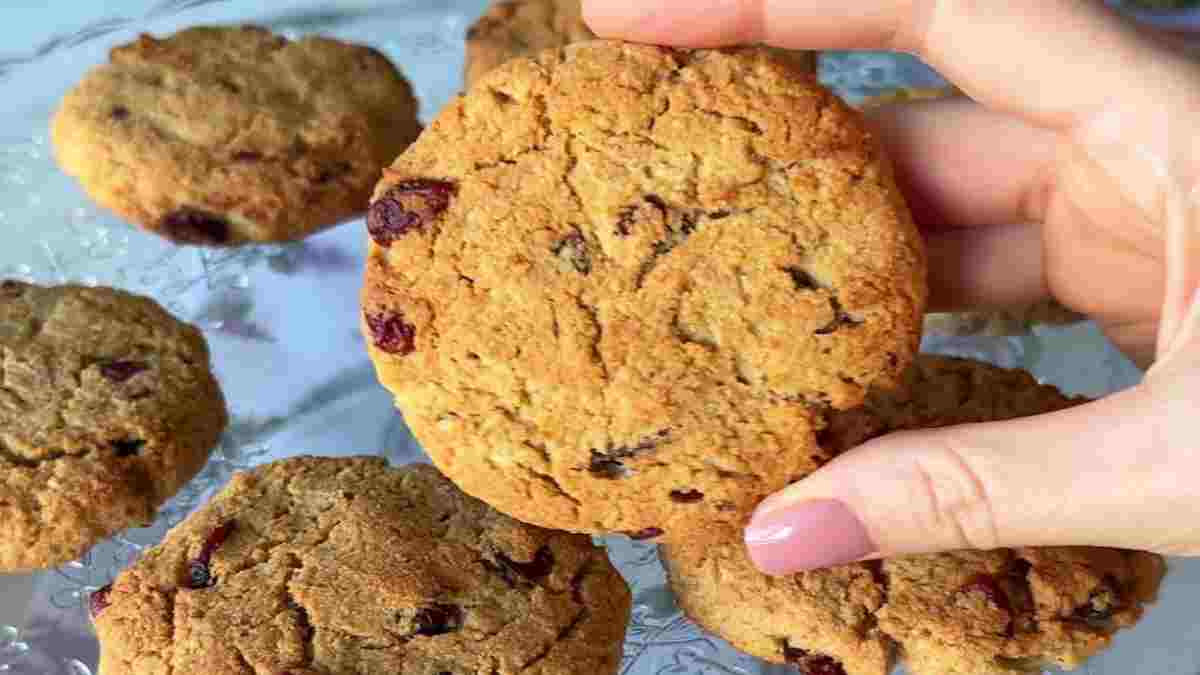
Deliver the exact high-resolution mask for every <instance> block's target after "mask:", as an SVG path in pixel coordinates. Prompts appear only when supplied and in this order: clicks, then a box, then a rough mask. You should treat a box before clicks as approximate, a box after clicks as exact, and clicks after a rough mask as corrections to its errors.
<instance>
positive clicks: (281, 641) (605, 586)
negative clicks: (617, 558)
mask: <svg viewBox="0 0 1200 675" xmlns="http://www.w3.org/2000/svg"><path fill="white" fill-rule="evenodd" d="M629 608H630V595H629V589H628V588H627V587H626V585H625V582H624V581H623V580H622V579H621V577H620V575H619V574H617V572H616V570H615V569H613V567H612V565H611V564H610V563H609V561H608V558H607V557H606V556H605V554H604V551H603V550H601V549H599V548H596V547H594V546H593V545H592V542H591V541H590V540H589V539H588V538H586V537H581V536H578V535H571V534H565V533H561V532H552V531H549V530H542V529H539V528H536V527H531V526H528V525H525V524H523V523H519V522H517V521H515V520H513V519H511V518H508V517H506V516H503V515H501V514H499V513H497V512H495V511H494V510H492V509H490V508H488V507H487V506H486V505H485V504H483V503H482V502H479V501H476V500H474V499H471V498H470V497H467V496H466V495H464V494H462V493H461V492H459V491H458V489H457V488H455V487H454V485H453V484H452V483H450V481H448V480H446V479H445V478H444V477H442V476H441V475H440V474H438V473H437V471H436V470H435V469H433V468H432V467H430V466H427V465H410V466H406V467H402V468H398V469H394V468H389V467H388V465H387V462H386V461H385V460H383V459H382V458H374V457H372V458H367V457H362V458H343V459H323V458H314V457H304V458H297V459H290V460H285V461H281V462H276V463H274V464H269V465H265V466H262V467H259V468H257V469H254V470H253V471H250V472H248V473H242V474H238V475H236V476H235V477H234V478H233V481H232V483H231V484H230V485H229V486H227V487H226V488H225V490H224V491H223V492H221V493H220V494H219V495H218V496H217V497H216V498H214V499H213V501H212V502H210V503H209V504H208V505H206V506H205V507H204V508H202V509H201V510H200V511H198V512H197V513H195V514H194V515H192V516H191V517H189V518H188V519H187V520H186V521H184V523H183V524H181V525H180V526H179V527H177V528H175V529H174V530H172V531H171V532H170V533H169V534H168V535H167V537H166V539H165V541H163V543H162V544H161V545H159V546H157V547H155V548H153V549H151V550H150V551H149V552H147V553H146V554H145V556H143V557H142V559H141V560H139V561H138V562H137V563H136V564H134V566H133V567H132V568H130V569H129V570H127V571H125V572H124V573H122V574H121V575H120V576H119V577H118V578H117V580H116V582H115V583H114V584H113V585H112V586H111V587H109V588H105V589H103V590H101V591H98V592H97V593H96V594H94V595H93V596H92V602H91V609H92V615H93V621H94V623H95V625H96V630H97V633H98V634H99V636H100V645H101V655H100V672H102V673H104V674H105V675H132V674H134V673H151V672H155V673H157V672H170V673H173V674H174V675H226V674H229V675H233V674H242V673H271V674H272V675H274V674H276V673H292V674H293V675H297V674H299V673H311V674H314V675H315V674H316V673H323V674H325V675H350V674H351V673H355V674H361V675H373V674H380V675H382V674H383V673H389V674H390V673H403V674H404V675H448V674H455V675H458V674H461V675H467V674H468V673H471V674H475V673H491V674H494V675H515V674H516V673H524V674H528V675H568V674H574V673H588V674H589V675H591V674H595V675H612V674H615V673H616V672H617V667H618V666H619V664H620V657H621V646H622V639H623V636H624V634H625V626H626V623H627V622H628V619H629Z"/></svg>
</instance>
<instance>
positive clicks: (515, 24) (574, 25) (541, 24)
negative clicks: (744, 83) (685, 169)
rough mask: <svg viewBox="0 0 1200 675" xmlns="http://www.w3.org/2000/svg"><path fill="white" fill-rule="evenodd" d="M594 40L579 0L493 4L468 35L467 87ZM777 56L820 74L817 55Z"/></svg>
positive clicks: (787, 52) (781, 53)
mask: <svg viewBox="0 0 1200 675" xmlns="http://www.w3.org/2000/svg"><path fill="white" fill-rule="evenodd" d="M595 37H596V35H595V34H594V33H592V31H591V29H590V28H588V26H587V24H585V23H584V22H583V8H582V2H581V0H495V1H494V2H493V3H492V4H491V6H489V7H488V9H487V11H485V12H484V13H483V16H481V17H479V19H478V20H476V21H475V23H474V24H472V26H471V27H470V28H469V29H468V30H467V63H466V73H465V76H466V82H467V86H468V87H471V86H473V85H474V84H475V82H477V81H478V80H479V79H480V78H481V77H483V76H484V75H485V74H486V73H488V72H490V71H491V70H493V69H495V68H496V67H498V66H500V65H502V64H504V63H506V62H508V61H509V60H511V59H515V58H517V57H521V56H533V55H535V54H537V53H538V52H540V51H542V50H545V49H553V48H556V47H565V46H566V45H569V44H572V43H574V42H586V41H588V40H593V39H595ZM773 51H775V52H776V54H777V55H778V56H779V57H780V58H781V59H783V60H786V61H788V62H790V63H792V64H793V66H794V67H796V68H797V69H798V70H800V71H803V72H806V73H814V74H815V73H816V71H817V55H816V52H807V51H793V50H786V49H777V50H773Z"/></svg>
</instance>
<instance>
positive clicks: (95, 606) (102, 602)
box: [88, 584, 112, 620]
mask: <svg viewBox="0 0 1200 675" xmlns="http://www.w3.org/2000/svg"><path fill="white" fill-rule="evenodd" d="M111 593H112V584H108V585H106V586H103V587H101V588H98V589H96V590H95V591H93V592H92V595H91V597H89V598H88V612H89V613H90V614H91V615H92V619H93V620H95V619H96V617H98V616H100V612H103V611H104V610H106V609H108V606H109V605H110V604H112V603H111V602H109V599H108V596H109V594H111Z"/></svg>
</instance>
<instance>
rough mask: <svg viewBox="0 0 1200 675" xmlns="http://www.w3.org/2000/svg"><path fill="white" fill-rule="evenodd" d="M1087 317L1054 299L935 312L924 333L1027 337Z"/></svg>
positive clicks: (901, 94) (935, 95) (890, 98)
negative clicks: (1038, 328)
mask: <svg viewBox="0 0 1200 675" xmlns="http://www.w3.org/2000/svg"><path fill="white" fill-rule="evenodd" d="M958 96H964V94H963V93H962V92H961V91H959V90H958V89H957V88H955V87H911V88H904V89H894V90H892V91H888V92H885V93H883V94H880V95H879V96H875V97H873V98H870V99H868V100H866V101H864V102H863V106H864V107H866V108H873V107H878V106H882V105H890V104H893V103H904V102H908V101H922V100H936V99H944V98H954V97H958ZM1086 320H1087V317H1085V316H1083V315H1081V314H1079V313H1078V312H1075V311H1072V310H1070V309H1067V308H1066V307H1063V306H1062V305H1061V304H1059V303H1058V302H1056V301H1054V300H1043V301H1041V302H1037V303H1034V304H1031V305H1023V306H1018V307H1006V308H1004V309H1000V310H994V311H989V312H938V313H932V314H930V315H929V316H927V317H926V318H925V333H926V334H936V335H960V336H965V335H981V336H993V337H998V336H1006V335H1028V334H1029V333H1030V332H1032V331H1033V328H1034V327H1035V326H1038V325H1052V326H1064V325H1070V324H1075V323H1079V322H1081V321H1086Z"/></svg>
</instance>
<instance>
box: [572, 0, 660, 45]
mask: <svg viewBox="0 0 1200 675" xmlns="http://www.w3.org/2000/svg"><path fill="white" fill-rule="evenodd" d="M645 9H646V6H645V3H636V2H628V1H626V0H583V21H584V23H586V24H587V25H588V28H591V29H592V32H593V33H595V34H596V35H598V36H600V37H602V38H630V37H633V35H632V34H631V33H632V32H633V31H631V30H630V29H631V27H635V26H637V24H638V18H639V16H641V15H642V14H643V12H644V11H645Z"/></svg>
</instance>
